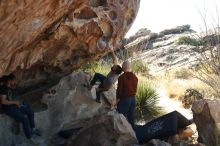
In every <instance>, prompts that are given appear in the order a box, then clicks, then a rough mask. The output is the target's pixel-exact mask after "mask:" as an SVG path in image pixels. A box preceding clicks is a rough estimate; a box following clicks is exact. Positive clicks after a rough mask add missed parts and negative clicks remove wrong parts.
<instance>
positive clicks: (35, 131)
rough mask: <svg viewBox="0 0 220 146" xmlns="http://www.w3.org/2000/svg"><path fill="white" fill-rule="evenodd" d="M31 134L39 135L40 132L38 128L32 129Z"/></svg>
mask: <svg viewBox="0 0 220 146" xmlns="http://www.w3.org/2000/svg"><path fill="white" fill-rule="evenodd" d="M32 134H34V135H37V136H41V132H40V130H39V129H32Z"/></svg>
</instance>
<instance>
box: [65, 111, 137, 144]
mask: <svg viewBox="0 0 220 146" xmlns="http://www.w3.org/2000/svg"><path fill="white" fill-rule="evenodd" d="M137 143H138V142H137V139H136V136H135V133H134V131H133V129H132V127H131V125H130V124H129V123H128V121H127V120H126V118H125V117H124V116H123V115H122V114H119V113H117V112H114V111H113V112H109V113H108V114H107V115H102V116H98V117H96V118H93V119H92V120H91V121H89V122H88V125H87V126H86V127H85V128H84V129H83V130H82V131H80V132H79V134H77V135H76V136H73V137H72V138H71V139H70V140H69V141H68V143H67V145H66V146H133V145H134V144H137Z"/></svg>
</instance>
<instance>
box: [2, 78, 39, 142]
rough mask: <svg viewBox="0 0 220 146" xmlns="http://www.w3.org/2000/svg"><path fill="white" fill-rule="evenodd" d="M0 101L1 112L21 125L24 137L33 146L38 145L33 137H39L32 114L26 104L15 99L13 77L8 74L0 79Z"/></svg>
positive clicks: (14, 81) (14, 79)
mask: <svg viewBox="0 0 220 146" xmlns="http://www.w3.org/2000/svg"><path fill="white" fill-rule="evenodd" d="M1 81H2V83H1V87H0V100H1V106H2V108H3V112H4V113H5V114H6V115H8V116H9V117H11V118H13V119H14V120H15V121H16V122H19V123H21V124H22V127H23V130H24V133H25V136H26V137H27V139H29V142H30V143H31V144H33V145H36V146H37V145H38V143H37V142H36V140H35V139H34V138H33V136H34V135H38V136H41V134H40V132H39V130H37V129H36V128H35V122H34V112H33V110H32V109H31V108H30V106H29V105H28V104H27V103H26V102H20V101H19V100H17V99H16V98H17V97H16V93H15V88H16V85H17V82H16V78H15V75H13V74H10V75H8V76H3V77H2V78H1Z"/></svg>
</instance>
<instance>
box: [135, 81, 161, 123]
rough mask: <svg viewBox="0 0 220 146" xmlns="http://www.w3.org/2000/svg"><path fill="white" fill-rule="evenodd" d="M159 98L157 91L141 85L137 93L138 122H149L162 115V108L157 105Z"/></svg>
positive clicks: (143, 84)
mask: <svg viewBox="0 0 220 146" xmlns="http://www.w3.org/2000/svg"><path fill="white" fill-rule="evenodd" d="M158 100H159V96H158V94H157V92H156V90H155V89H154V88H153V87H151V86H149V85H147V84H145V83H141V84H140V85H139V86H138V91H137V103H136V118H137V120H138V121H148V120H150V119H152V118H155V117H157V116H158V115H160V113H161V107H160V106H158V105H157V103H158Z"/></svg>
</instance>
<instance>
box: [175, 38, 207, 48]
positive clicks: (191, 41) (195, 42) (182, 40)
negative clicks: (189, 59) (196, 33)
mask: <svg viewBox="0 0 220 146" xmlns="http://www.w3.org/2000/svg"><path fill="white" fill-rule="evenodd" d="M202 44H203V43H202V41H200V40H197V39H195V38H191V37H187V36H183V37H180V38H179V39H178V45H192V46H200V45H202Z"/></svg>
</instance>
